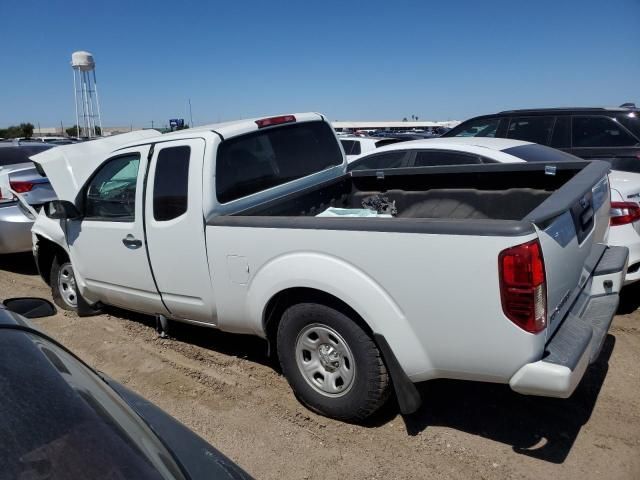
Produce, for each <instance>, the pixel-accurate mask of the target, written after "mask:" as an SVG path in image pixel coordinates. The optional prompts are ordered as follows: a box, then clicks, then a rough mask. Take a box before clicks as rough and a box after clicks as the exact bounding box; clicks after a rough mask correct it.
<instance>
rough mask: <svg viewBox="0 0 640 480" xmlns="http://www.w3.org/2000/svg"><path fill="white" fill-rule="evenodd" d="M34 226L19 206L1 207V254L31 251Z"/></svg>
mask: <svg viewBox="0 0 640 480" xmlns="http://www.w3.org/2000/svg"><path fill="white" fill-rule="evenodd" d="M32 226H33V220H31V219H30V218H29V217H27V216H26V215H25V214H24V213H23V211H22V209H21V208H20V207H19V206H18V205H17V204H13V205H6V206H2V207H0V254H4V253H19V252H29V251H31V227H32Z"/></svg>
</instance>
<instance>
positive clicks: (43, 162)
mask: <svg viewBox="0 0 640 480" xmlns="http://www.w3.org/2000/svg"><path fill="white" fill-rule="evenodd" d="M158 135H160V132H158V131H157V130H138V131H135V132H130V133H123V134H120V135H114V136H112V137H106V138H101V139H100V140H91V141H88V142H84V143H76V144H73V145H61V146H59V147H56V148H52V149H50V150H47V151H44V152H42V153H38V154H37V155H33V156H31V157H29V158H30V159H31V160H33V162H35V163H36V166H39V168H41V170H43V171H44V173H45V174H46V175H47V178H48V179H49V181H50V182H51V185H52V187H53V190H54V191H55V192H56V195H57V196H58V198H59V199H60V200H68V201H70V202H74V203H75V200H76V196H77V195H78V192H79V191H80V189H81V188H82V187H83V186H84V184H85V182H86V181H87V179H88V178H89V177H90V176H91V175H92V174H93V172H95V170H96V168H98V166H100V164H101V163H102V162H103V161H104V160H105V159H106V157H107V156H108V155H109V154H110V153H111V152H113V151H114V150H116V149H118V148H120V147H122V146H125V145H127V144H130V143H134V142H137V141H141V140H144V139H147V138H150V137H156V136H158Z"/></svg>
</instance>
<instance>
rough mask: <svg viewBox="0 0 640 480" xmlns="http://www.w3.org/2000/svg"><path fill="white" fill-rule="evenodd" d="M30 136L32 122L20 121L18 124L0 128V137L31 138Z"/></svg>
mask: <svg viewBox="0 0 640 480" xmlns="http://www.w3.org/2000/svg"><path fill="white" fill-rule="evenodd" d="M32 136H33V124H32V123H21V124H20V125H11V126H10V127H7V128H0V138H20V137H23V138H31V137H32Z"/></svg>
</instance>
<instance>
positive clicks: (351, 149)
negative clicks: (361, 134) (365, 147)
mask: <svg viewBox="0 0 640 480" xmlns="http://www.w3.org/2000/svg"><path fill="white" fill-rule="evenodd" d="M340 143H341V144H342V148H343V149H344V154H345V155H360V154H361V153H362V148H360V142H358V141H357V140H340Z"/></svg>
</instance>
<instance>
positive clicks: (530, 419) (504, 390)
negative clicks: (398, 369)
mask: <svg viewBox="0 0 640 480" xmlns="http://www.w3.org/2000/svg"><path fill="white" fill-rule="evenodd" d="M614 344H615V337H613V336H611V335H607V338H606V339H605V343H604V346H603V349H602V353H601V354H600V357H599V359H598V360H597V361H596V363H595V364H593V365H591V366H590V368H589V369H588V370H587V372H586V374H585V376H584V378H583V380H582V382H581V383H580V385H579V386H578V388H577V389H576V391H575V392H574V394H573V395H572V396H571V398H569V399H566V400H563V399H553V398H544V397H530V396H525V395H520V394H518V393H515V392H513V391H512V390H511V389H510V388H509V386H508V385H496V384H488V383H476V382H463V381H453V380H435V381H431V382H426V383H424V384H420V385H419V386H418V387H419V390H420V393H421V394H422V398H423V405H422V407H421V408H420V410H419V411H418V412H416V413H414V414H412V415H408V416H405V417H404V421H405V425H406V429H407V433H408V434H409V435H417V434H418V433H420V432H422V431H423V430H425V429H428V428H429V427H430V426H434V425H438V426H443V427H449V428H454V429H457V430H461V431H464V432H467V433H470V434H473V435H479V436H481V437H485V438H488V439H491V440H495V441H497V442H501V443H504V444H507V445H511V446H512V448H513V451H514V452H516V453H520V454H522V455H527V456H529V457H533V458H537V459H540V460H545V461H548V462H551V463H563V462H564V461H565V459H566V458H567V456H568V455H569V452H570V451H571V448H572V446H573V444H574V442H575V440H576V438H577V436H578V434H579V433H580V430H581V428H582V426H583V425H585V424H586V423H587V421H588V420H589V418H590V417H591V413H592V412H593V408H594V406H595V403H596V400H597V398H598V395H599V393H600V389H601V388H602V384H603V382H604V379H605V377H606V375H607V371H608V369H609V365H608V361H609V358H610V357H611V353H612V351H613V346H614Z"/></svg>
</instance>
